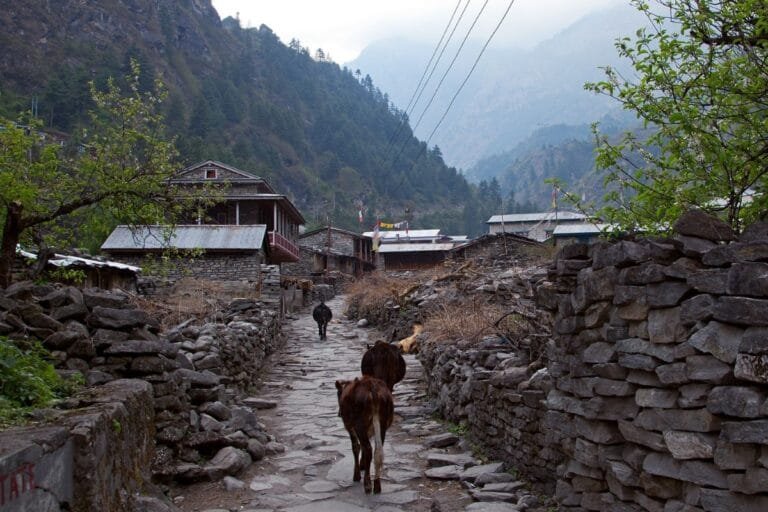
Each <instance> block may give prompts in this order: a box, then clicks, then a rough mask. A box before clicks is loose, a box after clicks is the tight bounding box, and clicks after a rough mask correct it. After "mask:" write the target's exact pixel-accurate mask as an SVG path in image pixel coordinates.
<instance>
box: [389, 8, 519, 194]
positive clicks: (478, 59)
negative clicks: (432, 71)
mask: <svg viewBox="0 0 768 512" xmlns="http://www.w3.org/2000/svg"><path fill="white" fill-rule="evenodd" d="M487 3H488V2H487V0H486V4H487ZM514 3H515V0H510V2H509V4H508V5H507V10H506V11H504V14H503V15H502V16H501V19H500V20H499V22H498V23H497V24H496V28H494V29H493V32H491V35H490V36H488V39H487V40H486V41H485V44H484V45H483V48H482V49H481V50H480V53H479V54H478V55H477V58H476V59H475V62H474V64H472V68H471V69H470V70H469V72H468V73H467V76H466V77H465V78H464V81H463V82H462V83H461V85H460V86H459V88H458V90H457V91H456V94H454V95H453V98H452V99H451V102H450V104H449V105H448V107H447V108H446V109H445V112H443V115H442V117H441V118H440V120H439V121H438V123H437V125H435V128H434V129H433V130H432V133H430V134H429V137H428V138H427V140H426V141H425V142H424V144H423V145H422V147H421V150H419V154H418V155H416V158H414V159H413V163H412V164H411V168H410V169H409V170H408V173H407V174H410V173H411V171H413V169H414V167H416V162H418V160H419V158H421V156H422V155H423V154H424V151H425V150H426V148H428V147H429V142H430V141H431V140H432V136H433V135H434V134H435V132H436V131H437V129H438V128H439V127H440V125H441V124H442V122H443V121H444V120H445V117H446V116H447V115H448V112H449V111H450V110H451V107H452V106H453V104H454V102H455V101H456V98H457V97H458V96H459V93H461V91H462V89H463V88H464V86H465V85H466V84H467V82H468V81H469V78H470V77H471V76H472V73H473V72H474V71H475V68H476V67H477V64H478V63H479V62H480V59H481V58H482V56H483V54H484V53H485V50H486V49H487V48H488V45H489V44H490V43H491V40H493V38H494V36H495V35H496V32H498V31H499V28H501V25H502V23H504V20H505V19H506V17H507V15H508V14H509V11H510V10H511V9H512V5H513V4H514ZM483 8H485V5H483ZM480 12H482V9H481V11H480ZM475 21H477V18H475ZM473 26H474V23H473ZM470 30H471V28H470ZM462 44H463V43H462ZM441 83H442V82H441ZM404 147H405V146H403V148H401V150H400V153H398V155H397V158H399V157H400V154H401V153H402V149H404ZM397 158H395V162H396V161H397ZM405 176H406V174H403V179H402V180H400V184H399V185H398V186H397V187H395V191H396V190H397V189H398V188H399V187H400V185H402V183H403V181H404V180H405Z"/></svg>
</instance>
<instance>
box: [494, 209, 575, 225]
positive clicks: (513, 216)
mask: <svg viewBox="0 0 768 512" xmlns="http://www.w3.org/2000/svg"><path fill="white" fill-rule="evenodd" d="M502 217H503V222H539V221H542V220H551V221H554V220H555V218H557V220H558V221H560V220H582V219H586V218H587V216H586V215H584V214H583V213H576V212H567V211H560V212H557V215H555V212H543V213H506V214H504V215H493V216H492V217H491V218H490V219H488V220H487V221H486V222H485V223H486V224H501V222H502Z"/></svg>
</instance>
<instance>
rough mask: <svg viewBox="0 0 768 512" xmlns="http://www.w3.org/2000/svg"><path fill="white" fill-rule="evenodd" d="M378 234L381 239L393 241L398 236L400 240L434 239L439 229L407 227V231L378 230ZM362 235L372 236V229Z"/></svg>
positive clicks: (437, 235)
mask: <svg viewBox="0 0 768 512" xmlns="http://www.w3.org/2000/svg"><path fill="white" fill-rule="evenodd" d="M379 235H380V236H381V241H382V242H384V241H387V242H389V241H395V240H398V236H399V239H400V240H403V239H406V240H408V239H410V240H414V239H421V240H426V239H434V238H438V237H439V236H440V230H439V229H409V230H408V231H405V230H401V231H379ZM363 236H367V237H368V238H373V231H366V232H365V233H363Z"/></svg>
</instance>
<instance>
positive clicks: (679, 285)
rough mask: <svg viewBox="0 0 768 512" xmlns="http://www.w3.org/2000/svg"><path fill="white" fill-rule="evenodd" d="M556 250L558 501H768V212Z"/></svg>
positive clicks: (663, 507) (628, 504)
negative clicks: (756, 218) (757, 220)
mask: <svg viewBox="0 0 768 512" xmlns="http://www.w3.org/2000/svg"><path fill="white" fill-rule="evenodd" d="M675 230H676V232H677V235H675V237H674V238H671V239H663V240H646V239H640V240H624V241H620V242H617V243H613V244H607V243H599V244H596V245H592V246H586V245H571V246H567V247H565V248H563V249H562V251H561V252H560V253H559V255H558V257H557V259H556V261H555V263H554V266H553V268H552V271H551V278H552V283H551V284H549V285H547V286H544V287H542V288H540V289H539V294H538V295H539V304H540V305H542V306H545V307H547V308H549V309H551V310H552V311H553V312H554V313H555V315H556V316H555V336H556V344H555V349H554V350H553V351H552V354H551V358H552V360H551V362H550V365H549V371H550V373H551V376H552V378H553V382H554V388H553V389H552V390H551V391H549V393H548V395H547V399H546V405H547V408H548V409H549V412H548V413H547V416H548V421H547V424H548V426H549V428H553V429H556V431H557V433H556V436H557V437H559V438H561V439H562V442H561V443H560V445H561V449H562V450H563V452H564V454H565V456H566V459H565V462H564V463H563V464H562V465H561V466H560V467H559V469H558V472H557V493H556V497H557V499H558V501H559V503H560V504H561V508H562V510H621V511H658V512H662V511H663V512H669V511H686V512H697V511H702V510H703V511H707V512H724V511H740V512H741V511H747V512H749V511H755V512H756V511H762V510H768V402H767V401H766V399H768V371H767V370H766V368H768V342H767V341H766V340H768V280H766V276H767V275H768V225H766V224H764V223H763V224H756V225H754V226H751V227H750V228H748V229H747V230H746V231H745V232H744V234H743V235H742V236H741V237H739V238H738V239H734V237H733V234H732V233H731V232H730V230H729V229H728V227H727V226H725V225H722V223H719V222H718V221H717V220H716V219H712V218H709V217H706V216H704V215H703V214H700V213H696V212H693V213H691V214H689V215H687V216H684V217H683V218H682V219H681V220H680V221H678V223H677V224H676V226H675Z"/></svg>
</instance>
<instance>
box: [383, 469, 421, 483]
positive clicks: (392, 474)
mask: <svg viewBox="0 0 768 512" xmlns="http://www.w3.org/2000/svg"><path fill="white" fill-rule="evenodd" d="M384 474H385V476H386V478H387V479H388V480H392V481H393V482H398V483H399V482H407V481H408V480H414V479H416V478H421V473H420V472H418V471H407V470H402V469H389V470H385V471H384Z"/></svg>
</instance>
